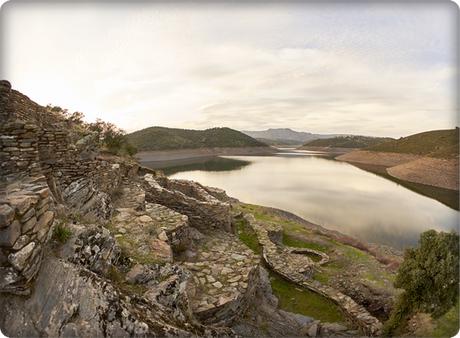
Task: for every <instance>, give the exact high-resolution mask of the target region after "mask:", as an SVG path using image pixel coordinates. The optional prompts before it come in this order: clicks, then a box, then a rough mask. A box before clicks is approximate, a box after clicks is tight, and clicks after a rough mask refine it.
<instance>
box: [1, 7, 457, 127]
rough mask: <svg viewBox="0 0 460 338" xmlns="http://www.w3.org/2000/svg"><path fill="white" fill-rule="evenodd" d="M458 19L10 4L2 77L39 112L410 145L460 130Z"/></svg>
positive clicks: (341, 10)
mask: <svg viewBox="0 0 460 338" xmlns="http://www.w3.org/2000/svg"><path fill="white" fill-rule="evenodd" d="M456 22H457V9H456V7H455V5H454V4H452V3H448V2H440V1H437V2H434V3H432V4H423V3H419V4H418V5H415V4H404V3H399V4H398V3H392V4H391V3H390V4H369V3H368V4H352V3H349V4H327V5H326V4H313V3H310V4H300V3H297V4H296V3H291V4H284V5H280V4H278V5H276V4H272V5H267V4H266V5H256V4H250V5H228V4H227V5H224V4H214V5H212V4H204V3H202V4H200V3H194V4H190V5H186V4H181V3H173V4H169V5H167V4H158V3H157V4H150V5H147V4H145V3H138V4H131V5H115V4H112V5H104V4H97V5H96V4H90V3H87V4H79V5H77V4H75V3H74V4H44V3H40V2H39V1H36V2H31V3H25V4H20V3H15V2H14V1H13V2H12V3H9V4H7V5H6V6H5V7H4V9H3V10H2V13H1V25H2V26H1V33H2V40H1V43H2V45H1V52H2V60H1V69H0V71H1V77H2V78H6V79H7V80H9V81H10V82H11V83H12V85H13V87H14V88H15V89H18V90H20V91H21V92H23V93H24V94H26V95H28V96H29V97H30V98H31V99H33V100H34V101H36V102H38V103H40V104H44V105H46V104H48V103H52V104H54V105H59V106H61V107H64V108H68V109H69V110H70V111H76V110H78V111H81V112H83V113H85V115H86V116H87V119H88V120H90V121H92V120H94V119H96V118H97V117H99V118H102V119H104V120H108V121H111V122H113V123H115V124H117V125H118V126H119V127H121V128H123V129H125V130H127V131H133V130H136V129H140V128H145V127H148V126H152V125H159V126H168V127H179V128H195V129H202V128H209V127H215V126H228V127H231V128H235V129H240V130H242V129H243V130H261V129H265V128H276V127H290V128H293V129H295V130H299V131H311V132H322V133H355V134H363V135H375V136H405V135H408V134H412V133H415V132H419V131H424V130H431V129H441V128H452V127H454V126H455V125H456V113H457V112H456V109H457V105H456V96H455V90H456V87H455V78H456V54H455V50H456V46H455V45H454V41H455V38H456V36H455V34H456V29H455V27H456Z"/></svg>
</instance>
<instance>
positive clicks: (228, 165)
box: [161, 157, 251, 176]
mask: <svg viewBox="0 0 460 338" xmlns="http://www.w3.org/2000/svg"><path fill="white" fill-rule="evenodd" d="M250 163H251V162H249V161H242V160H234V159H230V158H223V157H213V158H211V159H205V160H195V162H193V163H187V164H181V165H173V166H171V167H163V168H161V170H162V171H163V172H164V173H165V174H166V175H168V176H170V175H173V174H175V173H178V172H183V171H193V170H203V171H230V170H239V169H241V168H243V167H245V166H247V165H249V164H250Z"/></svg>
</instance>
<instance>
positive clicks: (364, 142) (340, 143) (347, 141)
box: [303, 135, 393, 148]
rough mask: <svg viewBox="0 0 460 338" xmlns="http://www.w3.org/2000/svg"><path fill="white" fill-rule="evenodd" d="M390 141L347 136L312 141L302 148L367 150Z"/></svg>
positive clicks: (386, 138) (389, 139) (379, 138)
mask: <svg viewBox="0 0 460 338" xmlns="http://www.w3.org/2000/svg"><path fill="white" fill-rule="evenodd" d="M392 140H393V139H392V138H389V137H370V136H358V135H349V136H338V137H333V138H328V139H318V140H313V141H310V142H308V143H306V144H304V145H303V147H329V148H367V147H372V146H375V145H379V144H382V143H385V142H388V141H392Z"/></svg>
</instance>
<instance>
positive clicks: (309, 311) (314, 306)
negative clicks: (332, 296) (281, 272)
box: [270, 273, 346, 323]
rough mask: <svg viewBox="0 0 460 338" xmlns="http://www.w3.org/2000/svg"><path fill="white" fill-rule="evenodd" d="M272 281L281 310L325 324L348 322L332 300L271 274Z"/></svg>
mask: <svg viewBox="0 0 460 338" xmlns="http://www.w3.org/2000/svg"><path fill="white" fill-rule="evenodd" d="M270 281H271V285H272V289H273V293H274V294H275V296H276V297H277V298H278V300H279V307H280V308H281V309H283V310H285V311H289V312H294V313H299V314H302V315H304V316H308V317H313V318H315V319H319V320H321V321H324V322H339V323H345V322H346V319H345V316H344V315H343V313H342V312H341V311H340V309H339V308H338V307H337V305H336V304H335V303H334V302H332V301H331V300H329V299H327V298H325V297H323V296H321V295H319V294H317V293H315V292H312V291H309V290H306V289H300V288H299V287H298V286H296V285H295V284H292V283H290V282H289V281H286V280H285V279H283V278H282V277H280V276H278V275H276V274H274V273H270Z"/></svg>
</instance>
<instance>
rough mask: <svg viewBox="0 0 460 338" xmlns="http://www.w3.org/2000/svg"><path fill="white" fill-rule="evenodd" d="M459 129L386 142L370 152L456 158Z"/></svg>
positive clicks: (437, 131)
mask: <svg viewBox="0 0 460 338" xmlns="http://www.w3.org/2000/svg"><path fill="white" fill-rule="evenodd" d="M458 140H459V129H458V128H455V129H446V130H432V131H427V132H424V133H419V134H415V135H410V136H407V137H402V138H400V139H398V140H393V141H389V142H385V143H382V144H379V145H376V146H373V147H370V148H369V150H373V151H384V152H391V153H402V154H415V155H424V156H431V157H438V158H456V157H458V152H459V142H458Z"/></svg>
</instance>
